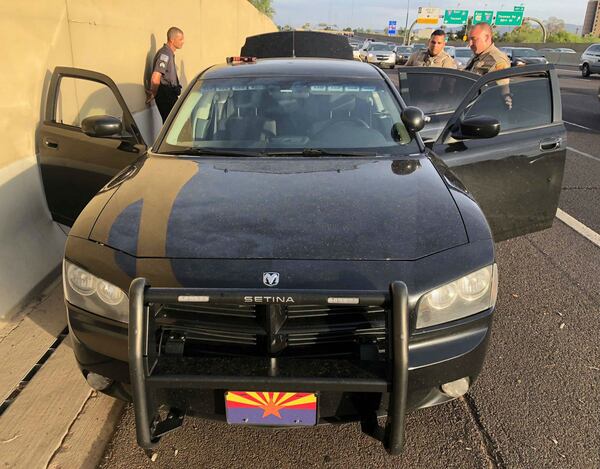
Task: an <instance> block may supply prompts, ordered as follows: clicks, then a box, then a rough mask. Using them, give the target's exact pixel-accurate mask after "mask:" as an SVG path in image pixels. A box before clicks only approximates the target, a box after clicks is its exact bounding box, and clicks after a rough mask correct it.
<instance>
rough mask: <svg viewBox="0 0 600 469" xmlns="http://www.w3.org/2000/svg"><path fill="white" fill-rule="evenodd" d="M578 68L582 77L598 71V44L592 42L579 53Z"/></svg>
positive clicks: (599, 53) (599, 57)
mask: <svg viewBox="0 0 600 469" xmlns="http://www.w3.org/2000/svg"><path fill="white" fill-rule="evenodd" d="M579 70H581V76H583V77H589V76H590V75H591V74H592V73H600V44H592V45H591V46H590V47H588V48H587V49H586V50H585V52H584V53H583V54H581V64H579Z"/></svg>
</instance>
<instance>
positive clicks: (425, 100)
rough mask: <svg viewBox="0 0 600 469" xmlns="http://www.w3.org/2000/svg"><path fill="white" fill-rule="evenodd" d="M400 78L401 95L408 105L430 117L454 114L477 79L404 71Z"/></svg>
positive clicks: (400, 73)
mask: <svg viewBox="0 0 600 469" xmlns="http://www.w3.org/2000/svg"><path fill="white" fill-rule="evenodd" d="M399 78H400V80H399V82H400V94H401V95H402V98H403V99H404V102H405V103H406V105H407V106H416V107H418V108H420V109H421V110H422V111H423V112H424V113H425V114H427V115H430V114H443V113H453V112H454V111H455V110H456V108H457V107H458V105H459V104H460V103H461V101H462V100H463V99H464V97H465V95H466V94H467V91H469V89H470V88H471V86H472V85H473V83H474V82H475V80H476V78H477V77H473V78H465V77H464V76H458V75H442V74H439V75H438V74H432V73H427V72H426V71H423V72H418V71H417V72H413V71H408V70H406V71H404V70H403V71H401V72H399Z"/></svg>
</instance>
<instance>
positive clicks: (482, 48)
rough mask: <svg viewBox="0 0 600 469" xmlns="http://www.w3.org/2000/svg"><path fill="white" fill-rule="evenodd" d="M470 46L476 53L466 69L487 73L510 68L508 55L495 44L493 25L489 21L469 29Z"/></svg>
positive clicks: (480, 73)
mask: <svg viewBox="0 0 600 469" xmlns="http://www.w3.org/2000/svg"><path fill="white" fill-rule="evenodd" d="M469 47H470V48H471V50H472V51H473V54H475V55H474V56H473V57H472V58H471V60H469V62H468V63H467V66H466V67H465V70H468V71H470V72H474V73H477V74H478V75H485V74H486V73H488V72H495V71H497V70H502V69H505V68H510V60H509V59H508V56H507V55H506V54H505V53H504V52H502V51H501V50H500V49H498V48H497V47H496V46H495V45H494V41H493V33H492V27H491V26H490V25H489V24H488V23H477V24H476V25H475V26H473V27H472V28H471V31H469Z"/></svg>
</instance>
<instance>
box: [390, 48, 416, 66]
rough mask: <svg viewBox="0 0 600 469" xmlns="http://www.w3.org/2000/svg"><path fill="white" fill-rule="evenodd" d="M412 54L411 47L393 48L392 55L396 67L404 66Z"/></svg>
mask: <svg viewBox="0 0 600 469" xmlns="http://www.w3.org/2000/svg"><path fill="white" fill-rule="evenodd" d="M413 52H414V51H413V48H412V46H396V47H394V53H395V54H396V65H404V64H405V63H406V62H407V60H408V58H409V57H410V54H412V53H413Z"/></svg>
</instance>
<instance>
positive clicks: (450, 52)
mask: <svg viewBox="0 0 600 469" xmlns="http://www.w3.org/2000/svg"><path fill="white" fill-rule="evenodd" d="M444 52H445V53H446V54H448V55H449V56H450V57H452V58H453V59H454V58H455V57H456V47H454V46H446V47H444Z"/></svg>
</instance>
